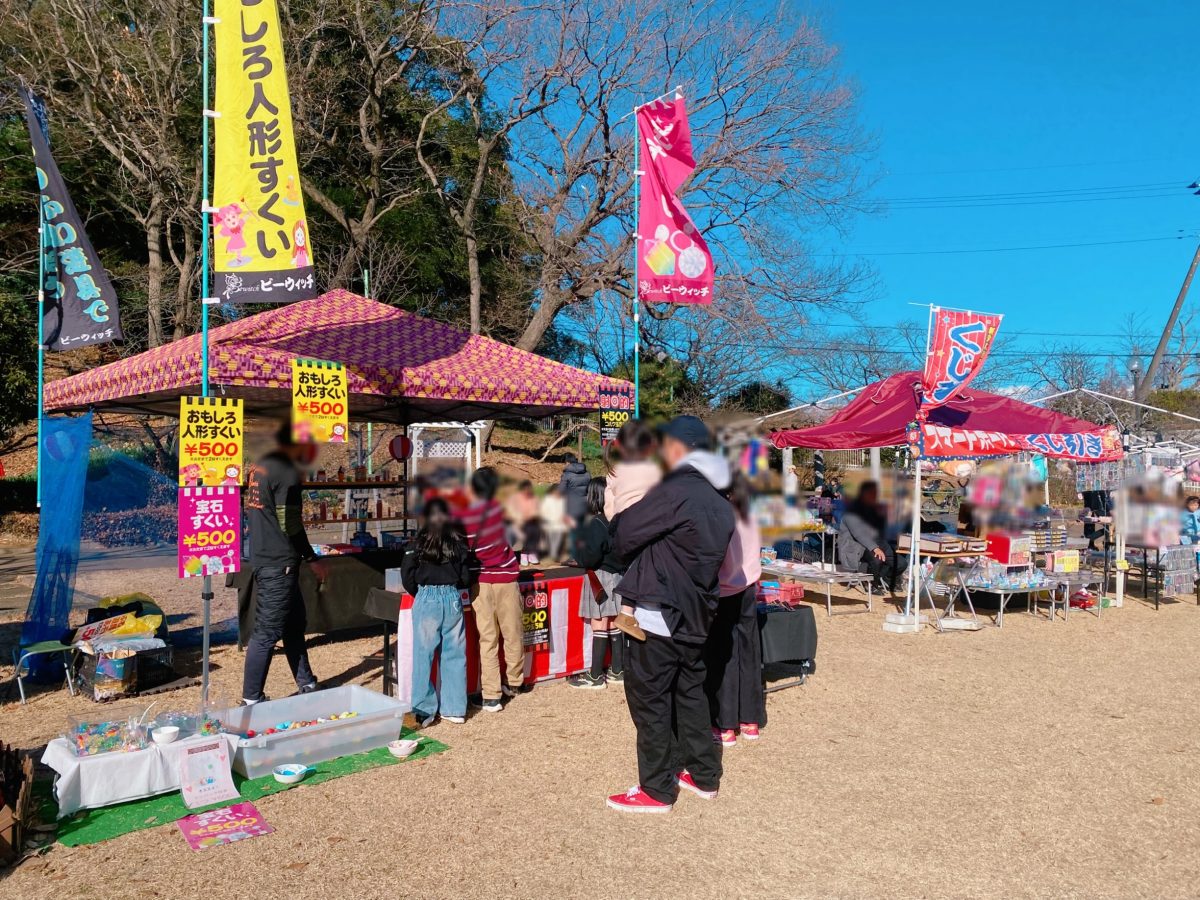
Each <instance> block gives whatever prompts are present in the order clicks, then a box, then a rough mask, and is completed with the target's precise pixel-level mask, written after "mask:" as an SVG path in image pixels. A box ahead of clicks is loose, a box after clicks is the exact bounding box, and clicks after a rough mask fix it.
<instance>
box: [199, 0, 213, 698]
mask: <svg viewBox="0 0 1200 900" xmlns="http://www.w3.org/2000/svg"><path fill="white" fill-rule="evenodd" d="M209 9H210V7H209V0H203V2H202V7H201V16H202V19H201V26H200V33H201V51H200V60H201V61H200V68H201V80H202V81H203V83H204V88H203V91H204V104H203V106H202V107H201V110H202V116H201V118H202V119H203V136H202V140H201V150H200V153H201V163H200V169H201V176H200V177H201V190H200V393H201V396H203V397H207V396H208V307H209V305H210V300H211V298H210V297H209V295H208V294H209V287H210V284H211V273H210V271H209V267H210V266H211V264H212V260H211V259H210V258H209V251H208V242H209V230H210V229H209V216H210V215H211V210H212V202H211V201H212V198H211V197H209V170H208V141H209V124H208V123H209V120H210V119H212V118H215V115H214V113H213V111H212V110H211V109H209V105H208V104H209V61H208V60H209V56H210V53H209V35H210V33H211V31H212V26H213V25H214V24H216V22H217V20H216V19H215V18H214V17H213V16H212V15H210V13H209ZM200 600H201V601H202V604H203V607H204V630H203V640H202V643H203V646H202V647H201V651H200V660H201V661H200V669H201V671H200V705H201V708H202V709H203V708H206V707H207V706H208V683H209V670H208V656H209V642H210V632H211V630H212V601H213V587H212V576H211V575H205V576H204V585H203V587H202V588H201V590H200Z"/></svg>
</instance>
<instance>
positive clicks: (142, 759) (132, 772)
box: [42, 734, 237, 818]
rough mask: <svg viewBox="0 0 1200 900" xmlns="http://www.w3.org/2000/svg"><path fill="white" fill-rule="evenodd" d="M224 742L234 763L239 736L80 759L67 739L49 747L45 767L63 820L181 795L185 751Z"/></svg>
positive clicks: (203, 737) (193, 739)
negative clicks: (51, 776) (175, 793)
mask: <svg viewBox="0 0 1200 900" xmlns="http://www.w3.org/2000/svg"><path fill="white" fill-rule="evenodd" d="M218 739H223V740H224V741H225V742H226V743H227V744H228V747H229V758H230V759H233V754H234V753H235V752H236V750H237V736H236V735H232V734H221V735H212V736H206V735H194V736H192V737H189V738H184V739H183V740H179V741H175V742H174V743H172V744H151V745H150V746H149V747H147V748H146V749H145V750H136V751H132V752H129V753H120V752H116V753H99V754H97V755H95V756H76V755H75V751H74V750H72V749H71V745H70V744H69V743H67V739H66V738H62V737H60V738H55V739H54V740H52V741H51V742H50V743H49V744H47V745H46V752H45V753H43V754H42V763H43V764H45V765H46V766H49V767H50V768H51V769H53V770H54V771H55V773H56V776H55V779H54V795H55V797H56V798H57V800H58V816H59V818H62V817H63V816H69V815H71V814H72V813H75V812H78V811H79V810H81V809H92V808H94V807H97V806H112V805H113V804H114V803H124V802H125V801H127V800H141V799H143V798H145V797H153V796H154V795H155V794H166V793H168V792H170V791H177V790H179V787H180V784H179V758H180V756H181V755H182V754H183V751H184V750H186V749H187V748H188V747H194V746H196V745H197V744H204V743H209V742H211V741H214V740H218Z"/></svg>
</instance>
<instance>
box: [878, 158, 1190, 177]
mask: <svg viewBox="0 0 1200 900" xmlns="http://www.w3.org/2000/svg"><path fill="white" fill-rule="evenodd" d="M1170 161H1172V158H1170V157H1159V158H1157V159H1113V160H1109V161H1108V162H1099V161H1097V162H1071V163H1051V164H1048V165H1040V166H1002V167H999V168H994V169H939V170H936V171H929V172H889V173H888V175H890V176H892V177H897V178H915V177H921V176H926V175H977V174H983V173H987V172H1041V171H1045V170H1047V169H1087V168H1096V167H1100V166H1144V165H1146V164H1147V163H1151V162H1155V163H1160V162H1170Z"/></svg>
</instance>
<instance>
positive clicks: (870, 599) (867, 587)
mask: <svg viewBox="0 0 1200 900" xmlns="http://www.w3.org/2000/svg"><path fill="white" fill-rule="evenodd" d="M762 570H763V574H764V575H774V576H775V577H776V578H791V579H792V580H794V581H799V582H803V583H805V584H821V585H824V586H825V612H826V614H827V615H828V616H830V617H831V618H832V616H833V592H832V587H833V585H835V584H844V585H846V586H847V587H856V588H858V589H859V590H860V591H863V592H864V593H865V594H866V595H867V608H866V609H854V610H846V612H871V611H872V610H873V609H874V608H875V603H874V592H873V591H872V589H871V576H870V574H868V573H865V572H846V571H842V570H838V569H835V570H813V569H793V568H790V567H784V566H777V565H776V566H763V567H762Z"/></svg>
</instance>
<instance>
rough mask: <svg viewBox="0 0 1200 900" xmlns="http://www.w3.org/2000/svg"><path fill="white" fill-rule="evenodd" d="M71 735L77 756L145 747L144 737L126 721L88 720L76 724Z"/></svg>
mask: <svg viewBox="0 0 1200 900" xmlns="http://www.w3.org/2000/svg"><path fill="white" fill-rule="evenodd" d="M73 737H74V743H75V754H76V755H77V756H95V755H96V754H98V753H113V752H117V751H122V752H130V751H134V750H141V749H143V748H144V747H145V740H144V738H142V737H141V735H140V733H139V732H138V731H137V729H135V728H131V727H130V726H129V723H128V722H89V723H87V724H82V725H79V726H77V727H76V729H75V732H74V734H73Z"/></svg>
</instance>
